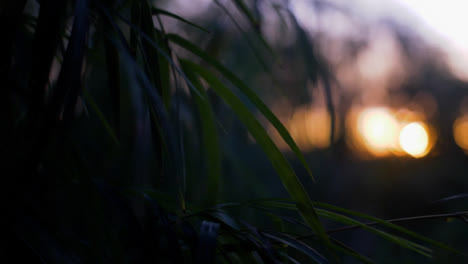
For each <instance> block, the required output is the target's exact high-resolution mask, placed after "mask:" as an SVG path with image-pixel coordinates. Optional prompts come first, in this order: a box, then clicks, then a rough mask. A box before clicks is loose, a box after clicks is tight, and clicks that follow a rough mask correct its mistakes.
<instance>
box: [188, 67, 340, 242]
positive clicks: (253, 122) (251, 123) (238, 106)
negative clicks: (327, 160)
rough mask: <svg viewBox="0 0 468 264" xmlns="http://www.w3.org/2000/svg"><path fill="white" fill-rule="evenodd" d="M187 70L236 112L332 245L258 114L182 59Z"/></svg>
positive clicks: (315, 227) (303, 210) (319, 232)
mask: <svg viewBox="0 0 468 264" xmlns="http://www.w3.org/2000/svg"><path fill="white" fill-rule="evenodd" d="M181 61H183V63H184V64H185V66H186V67H190V69H191V70H192V71H193V72H195V73H197V74H198V75H200V77H202V78H203V79H204V80H205V81H206V82H207V83H208V84H209V85H210V87H211V89H213V90H214V91H215V92H216V93H217V94H218V95H219V96H220V97H221V98H222V99H223V100H224V101H225V102H226V103H227V104H228V105H229V106H230V107H231V109H232V110H233V111H234V113H235V114H236V115H237V116H238V117H239V119H240V120H241V121H242V122H243V123H244V125H245V126H246V127H247V129H248V130H249V132H250V133H251V134H252V136H253V137H254V138H255V140H256V142H257V143H258V144H259V145H260V147H261V148H262V149H263V151H264V152H265V154H266V155H267V156H268V158H269V159H270V161H271V163H272V165H273V167H274V168H275V170H276V172H277V173H278V175H279V177H280V179H281V181H282V183H283V185H284V187H285V188H286V190H287V191H288V192H289V195H290V196H291V197H292V199H293V200H294V201H295V202H296V205H297V208H298V209H299V211H300V213H301V215H302V216H303V217H304V219H305V220H306V222H307V223H308V224H309V226H310V227H311V228H312V230H314V232H315V233H316V234H317V235H318V236H319V237H320V239H322V241H323V242H324V244H325V245H326V246H331V244H330V240H329V238H328V235H327V234H326V233H325V230H324V228H323V226H322V224H321V222H320V220H319V219H318V216H317V213H316V211H315V209H314V207H313V205H312V201H311V200H310V197H309V195H308V194H307V193H306V191H305V190H304V187H303V186H302V183H301V182H300V181H299V179H298V178H297V176H296V174H295V173H294V171H293V169H292V168H291V165H290V164H289V162H288V161H287V159H286V158H285V157H284V156H283V154H282V153H281V152H280V151H279V149H278V147H277V146H276V145H275V144H274V143H273V141H272V140H271V138H270V137H269V136H268V134H267V133H266V131H265V129H264V128H263V127H262V125H261V124H260V123H259V122H258V121H257V119H255V117H254V115H253V114H252V113H251V112H250V111H249V110H248V108H247V107H246V106H245V105H244V104H243V103H242V102H241V101H240V100H239V99H238V98H237V97H236V96H235V95H234V94H233V93H232V92H231V91H230V90H229V89H228V88H227V87H225V86H224V84H223V83H221V82H220V81H219V80H218V79H217V78H216V77H215V76H214V75H212V74H211V72H209V71H208V70H206V69H205V68H203V67H201V66H199V65H197V64H195V63H193V62H191V61H188V60H181Z"/></svg>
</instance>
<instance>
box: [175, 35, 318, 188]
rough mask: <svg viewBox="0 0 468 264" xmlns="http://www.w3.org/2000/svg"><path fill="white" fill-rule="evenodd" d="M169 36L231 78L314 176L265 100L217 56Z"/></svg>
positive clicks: (178, 37)
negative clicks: (216, 57)
mask: <svg viewBox="0 0 468 264" xmlns="http://www.w3.org/2000/svg"><path fill="white" fill-rule="evenodd" d="M167 38H168V39H169V40H170V41H172V42H174V43H176V44H177V45H179V46H181V47H183V48H185V49H187V50H189V51H190V52H192V53H193V54H195V55H197V56H199V57H200V58H202V59H203V60H204V61H206V62H208V63H209V64H210V65H211V66H213V67H214V68H215V69H216V70H218V71H219V72H220V73H221V74H222V75H223V76H224V77H225V78H226V79H227V80H229V81H230V82H231V83H232V84H234V85H235V86H236V87H237V88H239V90H240V91H241V92H242V93H244V94H245V95H246V97H247V98H248V99H249V100H250V101H251V102H252V103H253V104H254V105H255V107H257V108H258V110H259V111H260V112H261V113H262V114H263V115H264V116H265V117H266V118H267V119H268V121H270V123H271V124H272V125H273V126H274V127H275V128H276V130H277V131H278V133H279V134H280V135H281V137H282V138H283V140H284V141H285V142H286V143H287V144H288V145H289V147H290V148H291V150H292V151H293V152H294V154H296V156H297V158H298V159H299V160H300V161H301V163H302V165H303V166H304V168H305V169H306V170H307V172H308V173H309V175H310V176H311V177H312V179H313V176H312V171H311V170H310V167H309V165H308V164H307V161H306V160H305V158H304V155H302V152H301V150H300V149H299V147H298V146H297V145H296V143H295V142H294V140H293V138H292V137H291V135H290V134H289V132H288V130H287V129H286V128H285V127H284V125H283V124H282V123H281V122H280V121H279V120H278V118H277V117H276V116H275V115H274V114H273V112H271V110H270V109H269V108H268V106H266V105H265V104H264V103H263V101H262V100H261V99H260V98H259V97H258V95H257V94H255V92H254V91H252V90H251V89H250V88H249V87H248V86H247V85H246V84H245V83H244V82H243V81H242V80H241V79H239V78H238V77H237V76H236V75H235V74H234V73H232V72H231V71H230V70H229V69H228V68H226V67H224V66H223V65H222V64H221V63H220V62H218V61H217V60H216V59H215V58H213V57H211V56H210V55H209V54H208V53H206V52H204V51H203V50H201V49H200V48H199V47H197V46H196V45H195V44H193V43H191V42H190V41H188V40H186V39H184V38H182V37H180V36H178V35H175V34H168V35H167Z"/></svg>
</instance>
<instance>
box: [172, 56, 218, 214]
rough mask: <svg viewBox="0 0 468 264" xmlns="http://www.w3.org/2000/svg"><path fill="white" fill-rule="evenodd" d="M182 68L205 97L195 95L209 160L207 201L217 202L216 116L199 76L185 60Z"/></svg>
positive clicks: (211, 203) (206, 155)
mask: <svg viewBox="0 0 468 264" xmlns="http://www.w3.org/2000/svg"><path fill="white" fill-rule="evenodd" d="M181 66H182V70H183V71H184V72H185V74H186V75H187V78H189V80H190V81H191V82H192V84H193V85H194V86H195V88H197V90H198V92H199V93H200V94H201V95H202V97H203V99H204V100H202V99H201V98H199V97H198V96H194V99H195V104H196V106H197V109H198V113H199V116H200V122H201V127H202V137H203V144H204V148H203V150H204V151H205V157H206V160H207V164H206V165H207V173H208V195H207V201H208V204H209V205H213V204H214V203H216V196H217V193H218V188H219V181H220V175H221V151H220V147H219V140H218V133H217V131H216V123H215V117H214V113H213V109H212V108H211V104H210V102H209V100H208V96H207V94H206V92H205V89H204V88H203V85H202V84H201V82H200V80H199V79H198V77H197V76H196V75H195V74H194V73H193V72H192V71H190V68H189V67H187V65H186V64H185V63H184V62H181Z"/></svg>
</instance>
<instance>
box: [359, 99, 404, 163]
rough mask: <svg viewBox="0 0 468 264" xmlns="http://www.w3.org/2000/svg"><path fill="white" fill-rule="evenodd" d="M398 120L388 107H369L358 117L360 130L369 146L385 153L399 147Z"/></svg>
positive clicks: (378, 152)
mask: <svg viewBox="0 0 468 264" xmlns="http://www.w3.org/2000/svg"><path fill="white" fill-rule="evenodd" d="M398 128H399V127H398V122H397V120H396V119H395V117H394V116H393V115H392V114H391V112H390V111H389V110H387V109H386V108H369V109H366V110H364V111H362V112H361V113H360V114H359V117H358V130H359V133H360V134H361V136H362V137H363V139H364V143H365V144H366V146H367V148H368V149H369V150H370V151H371V152H373V153H374V154H383V153H385V152H388V151H390V150H392V149H394V148H396V147H397V140H398V130H399V129H398Z"/></svg>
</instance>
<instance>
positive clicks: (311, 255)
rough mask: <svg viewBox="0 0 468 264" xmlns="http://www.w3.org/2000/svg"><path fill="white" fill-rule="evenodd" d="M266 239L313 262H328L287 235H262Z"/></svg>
mask: <svg viewBox="0 0 468 264" xmlns="http://www.w3.org/2000/svg"><path fill="white" fill-rule="evenodd" d="M263 234H264V235H265V236H266V237H268V238H270V239H272V240H276V241H278V242H281V243H283V244H286V245H288V246H291V247H293V248H295V249H297V250H299V251H300V252H302V253H304V254H305V255H306V256H308V257H309V258H311V259H312V260H314V261H315V262H316V263H328V260H327V259H326V258H325V257H324V256H322V255H321V254H320V253H318V252H317V251H316V250H315V249H313V248H311V247H310V246H309V245H307V244H306V243H304V242H302V241H299V240H296V239H294V238H293V237H291V236H289V235H287V234H274V233H266V232H264V233H263Z"/></svg>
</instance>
